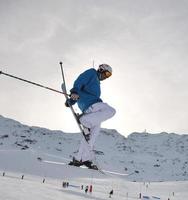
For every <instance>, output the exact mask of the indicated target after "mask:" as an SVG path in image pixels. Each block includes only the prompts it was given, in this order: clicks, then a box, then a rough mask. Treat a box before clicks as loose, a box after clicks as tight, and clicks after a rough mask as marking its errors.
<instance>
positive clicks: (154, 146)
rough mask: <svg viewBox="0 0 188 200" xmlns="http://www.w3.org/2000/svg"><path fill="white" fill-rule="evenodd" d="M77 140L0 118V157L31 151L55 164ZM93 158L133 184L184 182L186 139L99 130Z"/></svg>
mask: <svg viewBox="0 0 188 200" xmlns="http://www.w3.org/2000/svg"><path fill="white" fill-rule="evenodd" d="M81 139H82V135H81V133H64V132H62V131H60V130H48V129H46V128H42V127H35V126H27V125H23V124H21V123H20V122H17V121H16V120H12V119H9V118H5V117H3V116H0V153H2V150H3V151H6V150H10V149H11V150H19V151H26V152H29V151H35V152H37V153H38V155H40V154H42V155H47V154H48V155H52V157H53V158H50V159H54V158H55V159H56V160H57V161H58V158H61V157H62V158H67V159H71V158H72V156H73V155H75V154H76V153H77V151H78V147H79V143H80V140H81ZM95 154H96V158H97V160H98V162H99V163H100V165H101V166H102V168H105V169H108V170H116V171H117V170H118V171H119V172H122V173H125V172H126V173H133V175H132V176H130V177H129V179H130V180H133V181H141V180H153V181H165V180H188V135H185V134H184V135H178V134H175V133H166V132H162V133H158V134H150V133H146V132H143V133H138V132H134V133H132V134H130V135H128V137H125V136H123V135H121V134H120V133H118V132H117V131H116V130H114V129H101V134H100V136H99V138H98V139H97V142H96V147H95ZM7 159H8V158H7ZM48 159H49V158H48ZM2 168H3V163H1V162H0V169H2Z"/></svg>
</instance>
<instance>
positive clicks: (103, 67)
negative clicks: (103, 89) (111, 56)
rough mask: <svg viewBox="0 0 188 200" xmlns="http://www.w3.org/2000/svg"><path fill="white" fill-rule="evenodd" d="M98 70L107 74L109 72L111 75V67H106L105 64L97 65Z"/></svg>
mask: <svg viewBox="0 0 188 200" xmlns="http://www.w3.org/2000/svg"><path fill="white" fill-rule="evenodd" d="M99 70H101V71H108V72H110V73H111V74H112V67H110V65H107V64H101V65H99Z"/></svg>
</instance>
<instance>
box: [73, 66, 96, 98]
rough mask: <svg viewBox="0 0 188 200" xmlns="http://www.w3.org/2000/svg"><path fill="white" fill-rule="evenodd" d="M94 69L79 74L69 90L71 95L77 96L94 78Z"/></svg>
mask: <svg viewBox="0 0 188 200" xmlns="http://www.w3.org/2000/svg"><path fill="white" fill-rule="evenodd" d="M94 73H95V71H94V69H89V70H86V71H85V72H83V73H82V74H80V76H79V77H78V78H77V79H76V80H75V82H74V86H73V88H72V89H71V90H70V92H71V94H77V95H79V93H80V91H81V90H82V89H83V87H84V86H85V85H87V84H88V82H89V81H90V80H91V78H92V77H93V76H94Z"/></svg>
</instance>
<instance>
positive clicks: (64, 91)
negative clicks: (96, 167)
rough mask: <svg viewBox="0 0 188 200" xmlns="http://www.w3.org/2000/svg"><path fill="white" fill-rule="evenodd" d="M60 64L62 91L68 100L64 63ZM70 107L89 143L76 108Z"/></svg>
mask: <svg viewBox="0 0 188 200" xmlns="http://www.w3.org/2000/svg"><path fill="white" fill-rule="evenodd" d="M59 64H60V67H61V73H62V78H63V84H62V90H63V94H64V95H65V98H66V100H67V99H68V98H69V95H67V88H66V83H65V75H64V70H63V63H62V62H60V63H59ZM69 107H70V109H71V112H72V114H73V116H74V118H75V120H76V123H77V125H78V127H79V129H80V131H81V133H82V135H83V136H84V138H85V140H86V142H87V143H88V140H87V136H86V134H85V133H84V130H83V128H82V124H81V123H80V122H79V119H78V115H77V114H76V112H75V111H74V108H73V107H72V106H71V105H70V106H69Z"/></svg>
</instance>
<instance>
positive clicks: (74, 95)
mask: <svg viewBox="0 0 188 200" xmlns="http://www.w3.org/2000/svg"><path fill="white" fill-rule="evenodd" d="M70 98H71V99H72V100H74V101H77V100H78V99H79V95H78V94H77V93H71V95H70Z"/></svg>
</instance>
